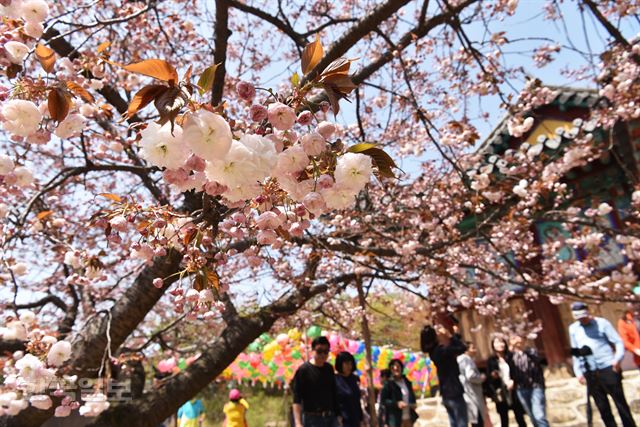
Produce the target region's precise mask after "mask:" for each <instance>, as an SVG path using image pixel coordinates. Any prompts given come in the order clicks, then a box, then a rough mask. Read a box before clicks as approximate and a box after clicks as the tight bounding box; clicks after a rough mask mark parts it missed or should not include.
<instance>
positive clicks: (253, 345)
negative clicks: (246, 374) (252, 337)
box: [248, 341, 260, 353]
mask: <svg viewBox="0 0 640 427" xmlns="http://www.w3.org/2000/svg"><path fill="white" fill-rule="evenodd" d="M248 349H249V351H250V352H252V353H255V352H257V351H260V343H259V342H257V341H254V342H252V343H251V344H249V347H248Z"/></svg>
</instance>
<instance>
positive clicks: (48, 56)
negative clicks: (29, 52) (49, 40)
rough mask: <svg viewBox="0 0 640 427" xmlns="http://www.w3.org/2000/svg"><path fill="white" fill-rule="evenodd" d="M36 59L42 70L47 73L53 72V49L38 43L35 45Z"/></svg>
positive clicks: (54, 58) (54, 61)
mask: <svg viewBox="0 0 640 427" xmlns="http://www.w3.org/2000/svg"><path fill="white" fill-rule="evenodd" d="M36 57H37V58H38V61H40V65H42V68H43V69H44V70H45V71H46V72H47V73H50V72H52V71H53V66H54V65H55V63H56V54H55V52H54V51H53V49H50V48H48V47H47V46H44V45H41V44H40V43H38V44H37V45H36Z"/></svg>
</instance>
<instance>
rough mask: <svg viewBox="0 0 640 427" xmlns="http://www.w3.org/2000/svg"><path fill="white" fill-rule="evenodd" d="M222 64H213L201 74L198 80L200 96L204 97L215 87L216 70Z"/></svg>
mask: <svg viewBox="0 0 640 427" xmlns="http://www.w3.org/2000/svg"><path fill="white" fill-rule="evenodd" d="M219 65H220V64H213V65H212V66H210V67H207V68H206V69H205V70H204V71H203V72H202V74H200V78H199V79H198V86H199V87H200V95H203V94H204V93H206V92H209V91H210V90H211V88H212V87H213V81H214V80H215V76H216V70H217V69H218V66H219Z"/></svg>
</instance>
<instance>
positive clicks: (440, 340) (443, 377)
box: [420, 324, 469, 427]
mask: <svg viewBox="0 0 640 427" xmlns="http://www.w3.org/2000/svg"><path fill="white" fill-rule="evenodd" d="M453 332H454V333H453V334H452V333H451V332H450V331H449V329H447V328H446V327H445V326H444V325H441V324H437V325H435V327H433V326H430V325H428V326H425V327H424V328H423V329H422V332H421V334H420V347H421V348H422V351H423V352H425V353H428V354H429V356H430V357H431V360H432V361H433V363H434V364H435V365H436V369H437V370H438V381H439V382H440V394H441V395H442V404H443V405H444V407H445V408H446V410H447V415H449V424H450V425H451V427H467V425H468V424H469V414H468V412H467V403H466V402H465V400H464V388H463V387H462V384H461V383H460V367H459V366H458V360H457V357H458V356H460V355H461V354H464V352H465V351H467V346H466V345H464V343H463V342H462V340H461V338H460V335H459V334H458V327H457V326H455V325H454V326H453Z"/></svg>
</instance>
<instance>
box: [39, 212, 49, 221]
mask: <svg viewBox="0 0 640 427" xmlns="http://www.w3.org/2000/svg"><path fill="white" fill-rule="evenodd" d="M52 213H53V211H42V212H39V213H38V215H36V218H38V219H39V220H40V221H42V220H43V219H45V218H46V217H48V216H49V215H51V214H52Z"/></svg>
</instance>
